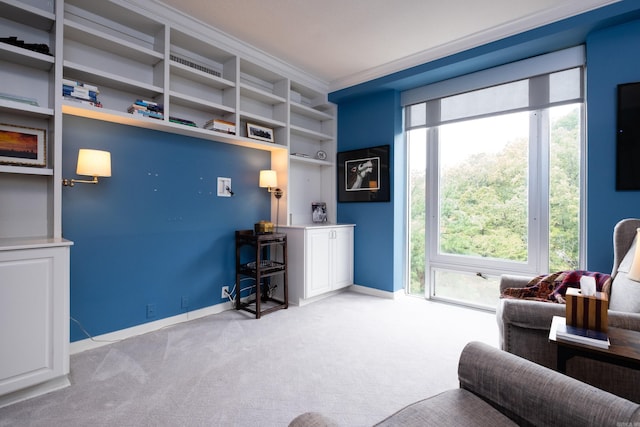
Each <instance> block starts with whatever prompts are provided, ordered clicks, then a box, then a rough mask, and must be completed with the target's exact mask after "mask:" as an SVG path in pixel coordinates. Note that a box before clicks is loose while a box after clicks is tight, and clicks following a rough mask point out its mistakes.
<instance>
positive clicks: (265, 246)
mask: <svg viewBox="0 0 640 427" xmlns="http://www.w3.org/2000/svg"><path fill="white" fill-rule="evenodd" d="M244 246H250V247H251V248H253V259H251V260H242V259H241V258H242V257H241V252H242V248H243V247H244ZM274 276H282V282H283V288H284V289H283V292H284V294H283V299H282V300H279V299H276V298H274V297H273V296H271V294H270V292H269V289H268V287H269V285H270V282H271V278H272V277H274ZM243 278H251V279H252V280H254V282H255V289H256V291H255V300H250V301H247V302H243V301H242V300H241V295H240V293H241V292H240V290H241V286H240V283H241V280H242V279H243ZM236 288H237V291H236V301H235V305H236V310H244V311H248V312H250V313H253V314H255V316H256V319H259V318H260V316H262V315H263V314H267V313H271V312H272V311H275V310H280V309H285V308H288V307H289V287H288V278H287V235H286V234H284V233H265V234H256V233H254V231H253V230H238V231H236ZM263 303H264V305H265V306H266V305H267V304H266V303H273V304H275V305H273V304H271V305H270V306H268V307H263V306H262V305H263ZM254 304H255V306H254ZM254 307H255V308H254Z"/></svg>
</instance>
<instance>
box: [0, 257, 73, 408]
mask: <svg viewBox="0 0 640 427" xmlns="http://www.w3.org/2000/svg"><path fill="white" fill-rule="evenodd" d="M68 254H69V250H68V248H59V249H36V250H22V251H7V252H0V342H1V343H2V345H1V346H0V360H2V363H0V396H1V395H4V394H6V393H10V392H13V391H16V390H19V389H22V388H24V387H28V386H32V385H34V384H39V383H42V382H44V381H48V380H51V379H54V378H57V377H60V376H63V375H66V374H67V373H68V370H69V362H68V343H69V334H68V328H69V323H68V322H69V320H68V319H69V309H68V299H69V291H68V286H69V278H68V275H69V273H68V271H69V256H68Z"/></svg>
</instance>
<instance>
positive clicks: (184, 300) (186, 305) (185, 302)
mask: <svg viewBox="0 0 640 427" xmlns="http://www.w3.org/2000/svg"><path fill="white" fill-rule="evenodd" d="M182 308H189V297H187V296H184V297H182Z"/></svg>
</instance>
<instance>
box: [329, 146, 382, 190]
mask: <svg viewBox="0 0 640 427" xmlns="http://www.w3.org/2000/svg"><path fill="white" fill-rule="evenodd" d="M389 148H390V146H389V145H379V146H377V147H370V148H362V149H359V150H351V151H342V152H339V153H338V158H337V161H338V164H337V169H338V179H337V182H338V202H388V201H389V200H391V188H390V187H389Z"/></svg>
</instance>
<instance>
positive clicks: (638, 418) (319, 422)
mask: <svg viewBox="0 0 640 427" xmlns="http://www.w3.org/2000/svg"><path fill="white" fill-rule="evenodd" d="M458 378H459V380H460V388H458V389H453V390H448V391H445V392H443V393H440V394H437V395H435V396H433V397H430V398H428V399H425V400H421V401H418V402H416V403H413V404H411V405H409V406H407V407H405V408H403V409H401V410H400V411H398V412H396V413H395V414H393V415H391V416H389V417H388V418H386V419H384V420H382V421H381V422H380V423H378V424H376V425H377V426H385V427H386V426H403V427H404V426H451V425H456V426H492V427H499V426H517V425H520V426H551V425H556V426H565V427H571V426H575V427H588V426H594V427H595V426H598V427H601V426H633V425H640V405H638V404H637V403H633V402H630V401H628V400H626V399H623V398H621V397H618V396H615V395H613V394H610V393H607V392H605V391H603V390H599V389H597V388H595V387H592V386H590V385H588V384H584V383H582V382H580V381H578V380H575V379H573V378H570V377H568V376H565V375H562V374H560V373H558V372H555V371H552V370H550V369H547V368H545V367H543V366H540V365H538V364H535V363H532V362H530V361H528V360H525V359H523V358H521V357H517V356H514V355H512V354H509V353H507V352H505V351H502V350H498V349H496V348H493V347H490V346H488V345H486V344H483V343H478V342H472V343H469V344H467V346H466V347H465V348H464V350H463V351H462V354H461V355H460V362H459V364H458ZM345 404H348V402H345ZM337 425H338V424H336V423H335V422H334V421H333V420H331V419H329V418H328V417H326V416H324V415H322V414H318V413H313V412H307V413H304V414H302V415H300V416H298V417H296V418H295V419H294V420H293V421H291V423H290V424H289V426H290V427H330V426H337Z"/></svg>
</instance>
